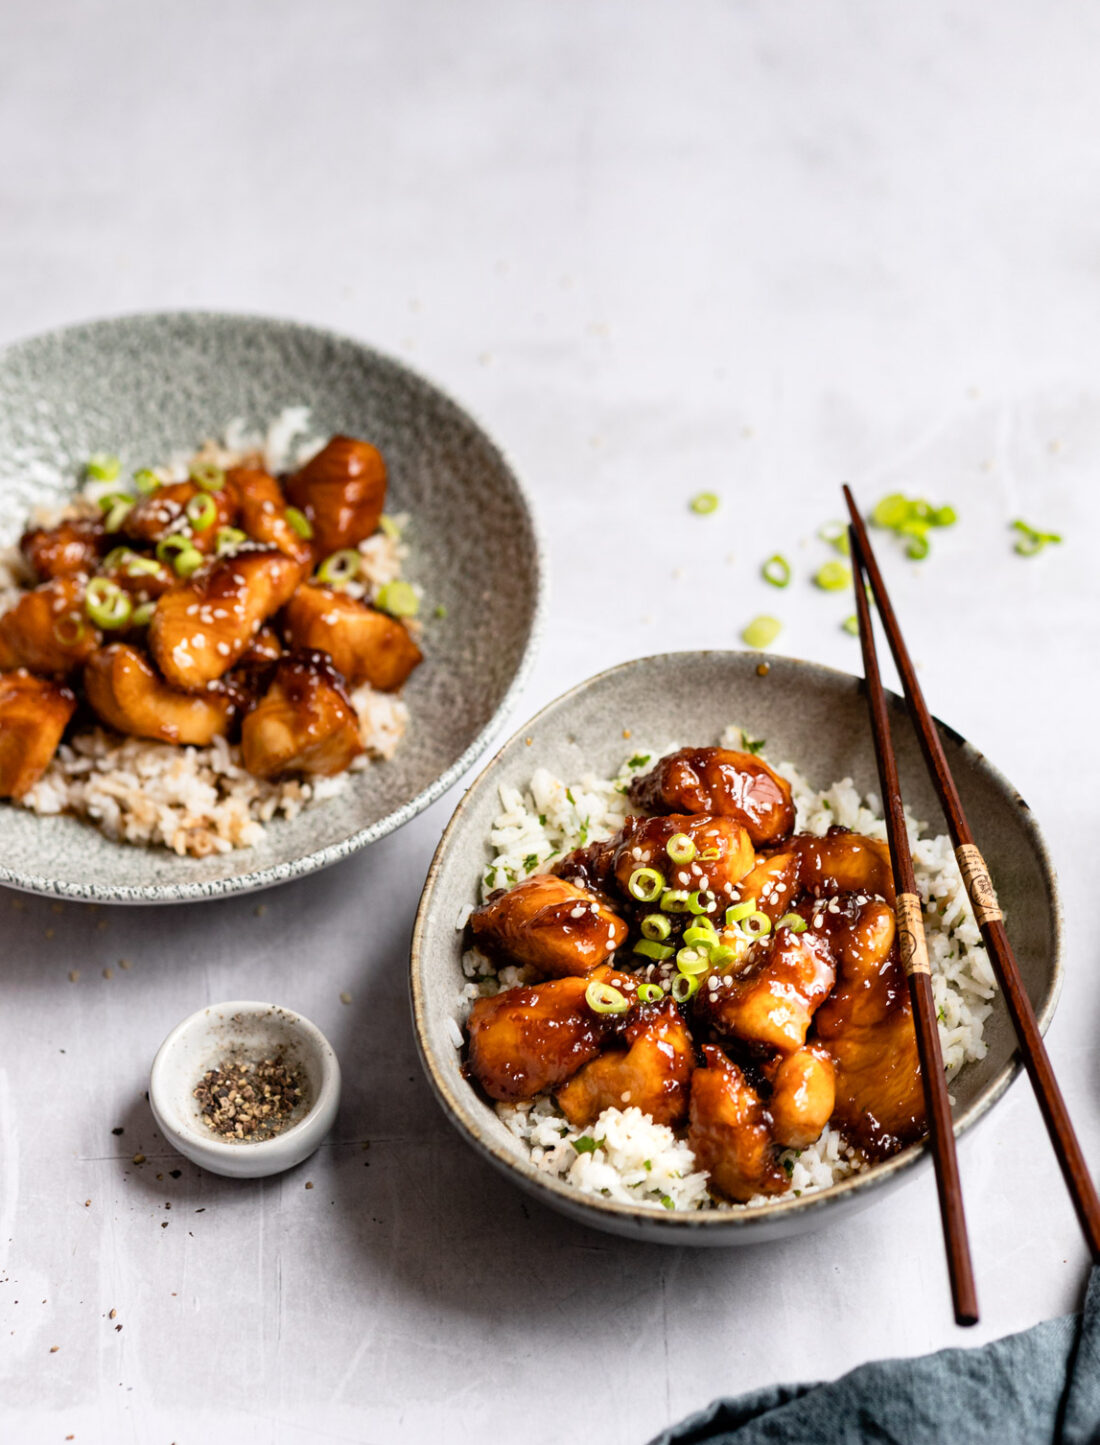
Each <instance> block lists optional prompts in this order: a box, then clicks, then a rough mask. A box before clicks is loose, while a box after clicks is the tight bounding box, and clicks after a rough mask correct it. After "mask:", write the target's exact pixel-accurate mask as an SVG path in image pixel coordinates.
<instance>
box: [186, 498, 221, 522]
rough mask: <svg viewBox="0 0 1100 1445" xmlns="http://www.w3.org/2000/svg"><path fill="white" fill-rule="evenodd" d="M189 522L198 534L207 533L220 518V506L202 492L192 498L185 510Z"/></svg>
mask: <svg viewBox="0 0 1100 1445" xmlns="http://www.w3.org/2000/svg"><path fill="white" fill-rule="evenodd" d="M185 510H186V512H187V520H188V521H189V522H190V523H191V525H192V527H194V529H195V531H196V532H205V531H206V529H207V527H209V526H212V525H213V523H214V522H215V521H216V519H217V516H218V504H217V502H215V500H214V498H213V497H211V496H210V495H209V494H208V493H206V492H202V493H200V494H199V495H198V496H197V497H192V498H191V500H190V501H189V502H188V503H187V506H186V508H185Z"/></svg>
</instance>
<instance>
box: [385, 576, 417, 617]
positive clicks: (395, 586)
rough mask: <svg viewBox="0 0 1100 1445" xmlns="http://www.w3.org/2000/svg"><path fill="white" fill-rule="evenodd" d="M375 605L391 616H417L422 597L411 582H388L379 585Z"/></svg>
mask: <svg viewBox="0 0 1100 1445" xmlns="http://www.w3.org/2000/svg"><path fill="white" fill-rule="evenodd" d="M374 605H375V606H376V607H378V608H380V609H381V610H382V611H383V612H388V613H389V614H390V616H391V617H415V616H416V614H417V613H418V612H419V611H420V598H419V597H418V596H417V595H416V588H415V587H413V585H412V584H411V583H410V582H387V583H386V585H385V586H384V587H379V589H378V596H377V597H376V598H375V599H374Z"/></svg>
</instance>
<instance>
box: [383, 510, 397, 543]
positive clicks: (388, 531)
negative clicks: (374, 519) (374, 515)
mask: <svg viewBox="0 0 1100 1445" xmlns="http://www.w3.org/2000/svg"><path fill="white" fill-rule="evenodd" d="M378 525H379V527H381V529H382V531H383V532H384V533H385V535H386V536H387V537H388V538H389V539H390V541H391V542H400V540H401V528H400V527H399V526H398V525H397V523H396V522H395V521H394V520H393V518H392V517H387V516H386V514H385V512H383V513H382V515H381V516H380V517H379V518H378Z"/></svg>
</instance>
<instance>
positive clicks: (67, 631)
mask: <svg viewBox="0 0 1100 1445" xmlns="http://www.w3.org/2000/svg"><path fill="white" fill-rule="evenodd" d="M53 635H54V636H55V637H56V638H57V640H58V642H60V644H61V646H62V647H75V646H76V645H77V643H78V642H81V641H82V640H83V638H84V619H83V617H81V615H80V613H79V612H67V613H66V614H65V616H64V617H59V618H58V619H57V621H56V622H55V623H54V625H53Z"/></svg>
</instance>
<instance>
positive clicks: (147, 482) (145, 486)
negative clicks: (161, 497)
mask: <svg viewBox="0 0 1100 1445" xmlns="http://www.w3.org/2000/svg"><path fill="white" fill-rule="evenodd" d="M134 486H135V487H137V489H138V491H139V492H140V493H141V495H142V496H143V497H148V496H151V495H152V494H153V493H154V492H155V491H157V490H158V489H159V487H160V478H159V477H158V476H157V474H156V472H154V471H152V470H150V468H149V467H141V468H140V469H139V470H138V471H136V472H135V473H134Z"/></svg>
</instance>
